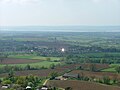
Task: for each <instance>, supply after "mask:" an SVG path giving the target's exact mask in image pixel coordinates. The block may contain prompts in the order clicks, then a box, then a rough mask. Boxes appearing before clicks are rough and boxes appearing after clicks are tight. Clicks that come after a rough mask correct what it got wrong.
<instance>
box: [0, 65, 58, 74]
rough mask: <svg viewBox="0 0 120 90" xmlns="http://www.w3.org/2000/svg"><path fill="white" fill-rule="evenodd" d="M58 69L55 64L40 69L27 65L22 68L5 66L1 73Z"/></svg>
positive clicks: (0, 70) (0, 69)
mask: <svg viewBox="0 0 120 90" xmlns="http://www.w3.org/2000/svg"><path fill="white" fill-rule="evenodd" d="M55 67H56V65H55V64H51V65H50V67H44V66H42V67H39V66H36V67H35V66H34V67H32V66H31V65H29V64H27V65H26V66H24V67H21V66H9V65H5V66H2V67H1V68H0V73H8V72H9V71H11V70H13V71H24V70H41V69H48V68H50V69H54V68H55Z"/></svg>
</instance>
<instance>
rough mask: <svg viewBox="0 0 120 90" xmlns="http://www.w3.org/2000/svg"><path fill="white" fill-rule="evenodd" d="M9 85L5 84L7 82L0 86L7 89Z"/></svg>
mask: <svg viewBox="0 0 120 90" xmlns="http://www.w3.org/2000/svg"><path fill="white" fill-rule="evenodd" d="M9 87H10V85H7V84H6V85H3V86H1V88H2V89H8V88H9Z"/></svg>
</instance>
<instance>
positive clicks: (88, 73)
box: [70, 70, 120, 80]
mask: <svg viewBox="0 0 120 90" xmlns="http://www.w3.org/2000/svg"><path fill="white" fill-rule="evenodd" d="M70 74H79V75H83V76H87V77H90V78H92V77H94V78H98V79H100V78H103V77H104V76H108V77H109V78H111V79H119V80H120V74H118V73H111V72H91V71H83V70H73V71H71V72H70Z"/></svg>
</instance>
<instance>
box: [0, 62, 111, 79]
mask: <svg viewBox="0 0 120 90" xmlns="http://www.w3.org/2000/svg"><path fill="white" fill-rule="evenodd" d="M89 65H90V64H70V65H63V66H57V67H56V68H55V69H42V70H25V71H15V75H16V76H27V75H30V74H32V75H35V76H41V77H47V76H49V74H50V73H51V72H58V73H65V72H68V71H70V70H73V71H72V72H70V73H77V74H78V73H81V71H80V70H74V69H76V68H77V67H79V66H84V68H88V66H89ZM95 65H96V67H97V69H104V68H107V67H109V65H108V64H95ZM83 72H87V71H83ZM100 73H101V72H100ZM7 75H8V74H7V73H3V74H0V77H5V76H7Z"/></svg>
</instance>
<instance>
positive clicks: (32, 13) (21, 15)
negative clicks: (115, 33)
mask: <svg viewBox="0 0 120 90" xmlns="http://www.w3.org/2000/svg"><path fill="white" fill-rule="evenodd" d="M66 25H92V26H99V25H103V26H105V25H120V0H0V26H66Z"/></svg>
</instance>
